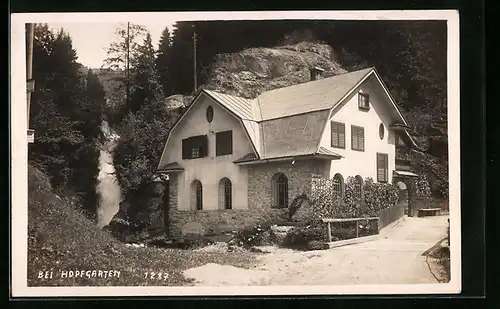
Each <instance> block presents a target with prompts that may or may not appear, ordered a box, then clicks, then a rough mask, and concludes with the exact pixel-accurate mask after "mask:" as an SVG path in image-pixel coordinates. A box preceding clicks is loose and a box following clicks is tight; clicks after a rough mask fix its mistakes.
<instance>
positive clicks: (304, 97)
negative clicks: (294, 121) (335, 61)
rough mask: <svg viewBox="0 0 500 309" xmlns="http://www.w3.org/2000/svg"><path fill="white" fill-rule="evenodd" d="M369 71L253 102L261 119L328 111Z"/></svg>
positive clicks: (267, 95) (263, 96)
mask: <svg viewBox="0 0 500 309" xmlns="http://www.w3.org/2000/svg"><path fill="white" fill-rule="evenodd" d="M371 71H373V68H368V69H364V70H359V71H354V72H350V73H345V74H340V75H336V76H332V77H327V78H323V79H319V80H315V81H309V82H306V83H302V84H297V85H293V86H290V87H284V88H279V89H274V90H271V91H266V92H264V93H262V94H261V95H259V96H258V97H257V98H256V100H257V102H258V106H259V108H260V112H261V114H262V119H263V120H266V119H273V118H281V117H286V116H291V115H296V114H300V113H307V112H311V111H318V110H324V109H330V108H332V106H333V105H334V104H335V103H337V102H339V101H340V100H341V99H342V98H343V97H344V96H345V95H346V94H347V93H348V92H349V91H350V90H351V89H353V88H354V87H355V86H356V85H357V84H358V83H359V82H361V81H362V80H363V78H364V77H365V76H366V75H368V73H370V72H371Z"/></svg>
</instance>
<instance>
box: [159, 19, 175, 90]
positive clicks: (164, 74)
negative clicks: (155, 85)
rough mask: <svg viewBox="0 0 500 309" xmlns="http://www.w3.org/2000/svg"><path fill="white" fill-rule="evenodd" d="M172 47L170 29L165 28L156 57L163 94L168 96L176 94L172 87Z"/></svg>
mask: <svg viewBox="0 0 500 309" xmlns="http://www.w3.org/2000/svg"><path fill="white" fill-rule="evenodd" d="M171 46H172V39H171V37H170V31H169V30H168V27H165V29H164V30H163V32H162V33H161V37H160V42H159V44H158V52H157V56H156V61H155V65H156V69H157V71H158V78H159V82H160V85H161V87H162V89H163V93H164V94H165V95H166V96H168V95H171V94H174V90H173V87H172V81H171V80H172V76H171V73H170V71H171V70H170V67H169V65H170V57H171V51H170V47H171Z"/></svg>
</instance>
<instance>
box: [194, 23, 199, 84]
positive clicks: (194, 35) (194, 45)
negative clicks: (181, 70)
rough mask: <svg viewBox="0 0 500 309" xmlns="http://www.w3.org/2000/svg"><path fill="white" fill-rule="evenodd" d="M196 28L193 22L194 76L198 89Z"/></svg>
mask: <svg viewBox="0 0 500 309" xmlns="http://www.w3.org/2000/svg"><path fill="white" fill-rule="evenodd" d="M196 71H197V70H196V29H195V27H194V24H193V76H194V91H195V92H196V89H198V85H197V83H198V82H197V77H196Z"/></svg>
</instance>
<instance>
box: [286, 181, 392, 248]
mask: <svg viewBox="0 0 500 309" xmlns="http://www.w3.org/2000/svg"><path fill="white" fill-rule="evenodd" d="M356 192H357V191H356V182H355V178H354V177H348V178H347V180H346V182H345V184H344V196H336V195H335V191H334V190H333V182H332V180H329V179H325V178H315V180H314V184H313V191H312V194H311V198H307V196H305V197H303V199H304V200H306V201H307V203H297V205H299V206H298V207H297V206H296V205H295V204H294V205H292V206H293V207H291V208H290V209H289V211H290V214H291V217H292V218H293V219H295V221H297V226H296V227H295V228H293V229H291V230H290V231H289V232H288V234H287V237H286V238H285V246H288V247H292V248H297V249H311V247H314V248H317V245H316V244H317V242H323V243H324V242H326V241H327V229H326V224H325V223H323V222H322V221H321V219H323V218H368V217H377V216H378V212H379V211H380V210H382V209H386V208H388V207H392V206H394V205H395V204H396V202H397V201H398V189H397V187H396V186H395V185H392V184H388V183H375V182H373V179H371V178H366V179H365V181H364V183H363V186H362V188H361V192H362V194H361V196H359V194H357V193H356ZM302 195H304V194H302ZM302 195H301V196H302ZM304 208H305V209H304ZM374 222H376V221H368V220H361V221H359V222H358V224H359V226H358V236H368V235H373V234H376V233H378V226H376V224H373V223H374ZM355 224H356V222H344V223H339V224H332V226H331V232H332V233H331V234H332V240H334V241H336V240H343V239H349V238H354V237H355V236H356V226H355Z"/></svg>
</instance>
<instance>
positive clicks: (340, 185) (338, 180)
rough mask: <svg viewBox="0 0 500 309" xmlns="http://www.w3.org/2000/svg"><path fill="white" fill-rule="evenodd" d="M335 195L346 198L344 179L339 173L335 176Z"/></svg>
mask: <svg viewBox="0 0 500 309" xmlns="http://www.w3.org/2000/svg"><path fill="white" fill-rule="evenodd" d="M333 194H335V196H338V197H344V178H343V177H342V175H340V174H338V173H337V174H335V176H333Z"/></svg>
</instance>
